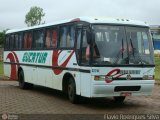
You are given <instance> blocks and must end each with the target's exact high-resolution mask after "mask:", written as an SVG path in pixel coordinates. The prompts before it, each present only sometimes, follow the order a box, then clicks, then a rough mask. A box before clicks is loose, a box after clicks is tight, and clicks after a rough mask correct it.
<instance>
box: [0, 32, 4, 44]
mask: <svg viewBox="0 0 160 120" xmlns="http://www.w3.org/2000/svg"><path fill="white" fill-rule="evenodd" d="M4 39H5V32H0V47H2V46H3V44H4Z"/></svg>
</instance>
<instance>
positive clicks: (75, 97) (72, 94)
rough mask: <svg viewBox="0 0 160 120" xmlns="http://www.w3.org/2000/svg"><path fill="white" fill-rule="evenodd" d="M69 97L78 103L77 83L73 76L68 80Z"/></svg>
mask: <svg viewBox="0 0 160 120" xmlns="http://www.w3.org/2000/svg"><path fill="white" fill-rule="evenodd" d="M68 98H69V100H70V102H71V103H73V104H76V103H78V95H76V85H75V81H74V79H73V78H72V77H70V78H69V81H68Z"/></svg>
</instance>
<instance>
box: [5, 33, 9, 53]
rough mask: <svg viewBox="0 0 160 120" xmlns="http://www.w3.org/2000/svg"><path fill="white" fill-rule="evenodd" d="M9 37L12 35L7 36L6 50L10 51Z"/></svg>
mask: <svg viewBox="0 0 160 120" xmlns="http://www.w3.org/2000/svg"><path fill="white" fill-rule="evenodd" d="M9 36H10V35H7V36H6V40H5V50H8V49H9Z"/></svg>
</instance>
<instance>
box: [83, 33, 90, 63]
mask: <svg viewBox="0 0 160 120" xmlns="http://www.w3.org/2000/svg"><path fill="white" fill-rule="evenodd" d="M86 34H87V33H86V31H83V35H82V63H85V64H86V63H87V64H88V63H89V60H90V59H89V58H90V45H89V44H88V43H87V35H86Z"/></svg>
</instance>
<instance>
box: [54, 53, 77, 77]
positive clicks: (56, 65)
mask: <svg viewBox="0 0 160 120" xmlns="http://www.w3.org/2000/svg"><path fill="white" fill-rule="evenodd" d="M61 52H62V51H59V50H55V51H53V56H52V66H54V67H66V66H67V64H68V62H69V60H70V59H71V57H72V55H73V53H74V51H72V52H71V54H70V55H69V56H68V58H67V59H66V60H65V61H64V63H62V64H61V65H58V57H59V55H60V53H61ZM62 71H63V70H61V69H53V72H54V73H55V74H56V75H58V74H60V73H61V72H62Z"/></svg>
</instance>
